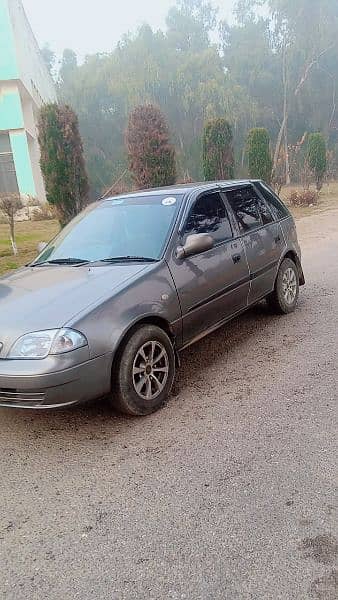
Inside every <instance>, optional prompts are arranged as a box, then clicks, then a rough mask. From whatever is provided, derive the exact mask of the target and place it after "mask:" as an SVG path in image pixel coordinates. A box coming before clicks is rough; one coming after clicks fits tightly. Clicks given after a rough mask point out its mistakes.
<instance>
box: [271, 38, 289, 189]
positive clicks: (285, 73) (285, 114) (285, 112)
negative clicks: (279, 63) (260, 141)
mask: <svg viewBox="0 0 338 600" xmlns="http://www.w3.org/2000/svg"><path fill="white" fill-rule="evenodd" d="M287 48H288V47H287V41H286V39H285V40H284V45H283V90H284V97H283V121H282V124H281V126H280V130H279V133H278V137H277V142H276V148H275V153H274V157H273V167H272V178H273V177H274V175H275V174H276V170H277V165H278V159H279V156H280V150H281V145H282V141H283V136H284V143H285V144H287V123H288V117H289V109H288V69H287ZM288 172H289V167H288ZM287 178H289V175H288V177H287Z"/></svg>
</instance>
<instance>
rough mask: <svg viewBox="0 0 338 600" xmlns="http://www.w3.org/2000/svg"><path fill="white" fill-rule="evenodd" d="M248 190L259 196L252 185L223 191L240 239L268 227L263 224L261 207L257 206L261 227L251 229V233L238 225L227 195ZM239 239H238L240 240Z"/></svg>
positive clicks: (243, 185)
mask: <svg viewBox="0 0 338 600" xmlns="http://www.w3.org/2000/svg"><path fill="white" fill-rule="evenodd" d="M248 188H251V189H252V190H253V191H254V192H255V193H256V195H258V194H257V192H256V188H255V186H254V185H253V184H252V183H247V184H242V185H240V186H234V187H230V188H229V189H228V188H223V189H222V190H221V191H222V194H224V196H225V198H226V205H227V206H229V208H230V210H231V213H232V215H233V219H234V221H235V223H236V229H237V231H238V238H242V237H245V236H246V235H249V234H250V233H253V232H254V231H259V230H260V229H262V228H263V227H266V225H265V224H264V223H263V219H262V215H261V211H260V210H259V206H257V211H258V214H259V220H260V225H259V226H258V227H255V228H253V229H250V230H249V231H241V228H240V225H239V223H238V219H237V217H236V214H235V211H234V210H233V208H232V206H231V204H230V201H229V198H228V196H227V193H229V192H236V191H240V190H246V189H248ZM260 197H261V196H260V195H259V198H260ZM270 212H271V211H270ZM271 216H272V217H273V214H271ZM238 238H236V239H238Z"/></svg>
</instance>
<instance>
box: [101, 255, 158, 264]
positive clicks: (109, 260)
mask: <svg viewBox="0 0 338 600" xmlns="http://www.w3.org/2000/svg"><path fill="white" fill-rule="evenodd" d="M124 261H131V262H149V263H150V262H158V261H157V258H150V257H149V256H111V257H110V258H102V259H101V260H99V261H98V262H103V263H114V262H124Z"/></svg>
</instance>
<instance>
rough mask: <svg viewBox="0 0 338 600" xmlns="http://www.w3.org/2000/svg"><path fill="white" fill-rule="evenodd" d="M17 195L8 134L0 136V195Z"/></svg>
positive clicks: (17, 188) (16, 183)
mask: <svg viewBox="0 0 338 600" xmlns="http://www.w3.org/2000/svg"><path fill="white" fill-rule="evenodd" d="M1 193H6V194H8V193H9V194H17V193H19V187H18V181H17V178H16V172H15V165H14V160H13V154H12V149H11V143H10V139H9V135H8V133H1V134H0V194H1Z"/></svg>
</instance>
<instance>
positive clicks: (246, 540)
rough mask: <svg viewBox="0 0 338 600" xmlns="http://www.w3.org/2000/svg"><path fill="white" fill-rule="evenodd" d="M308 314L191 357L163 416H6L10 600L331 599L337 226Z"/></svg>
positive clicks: (258, 323)
mask: <svg viewBox="0 0 338 600" xmlns="http://www.w3.org/2000/svg"><path fill="white" fill-rule="evenodd" d="M298 229H299V233H300V239H301V242H302V245H303V250H304V268H305V272H306V276H307V286H306V288H305V289H303V290H302V292H301V298H300V303H299V307H298V309H297V311H296V312H295V313H294V314H293V315H291V316H288V317H274V316H271V315H270V314H269V313H268V311H267V309H266V307H265V306H264V305H262V306H259V307H256V308H255V309H254V310H251V311H250V312H249V313H247V314H246V315H244V316H243V317H241V318H240V319H238V320H236V321H234V322H232V323H231V324H230V325H228V326H227V327H225V328H223V329H222V330H220V331H219V332H217V333H215V334H213V335H211V336H210V337H209V338H206V339H204V340H203V341H202V342H200V343H198V344H197V345H195V346H194V347H193V348H192V349H189V350H187V351H185V353H184V354H183V356H182V359H183V362H182V367H181V370H180V373H179V378H178V384H177V390H176V394H175V396H174V397H173V398H172V400H171V402H170V403H169V405H168V406H167V407H166V408H165V409H164V410H163V411H161V412H159V413H157V414H156V415H152V416H151V417H148V418H145V419H127V418H121V417H117V416H114V415H112V414H111V413H110V411H109V409H108V407H107V406H106V405H105V404H104V403H99V404H96V405H93V406H87V407H79V408H76V409H72V410H68V411H63V412H54V413H32V412H28V413H26V412H20V411H14V410H13V411H11V410H10V411H8V410H4V409H0V423H1V430H0V431H1V436H0V452H1V463H0V464H1V473H0V474H1V487H2V493H1V505H2V510H1V513H0V565H1V568H0V569H1V574H0V596H1V597H2V598H5V599H13V600H14V599H15V600H21V599H24V600H27V599H29V600H30V599H39V600H40V599H45V598H47V599H48V600H54V599H55V600H59V599H60V598H62V599H63V598H67V599H81V600H82V599H85V600H86V599H92V598H95V599H100V600H105V599H107V600H108V599H109V600H133V599H135V600H136V599H137V600H143V599H146V600H162V599H163V600H167V599H181V598H185V599H189V600H221V599H222V600H224V599H225V600H237V599H238V600H289V599H290V600H291V599H297V600H306V599H314V600H336V599H337V597H338V569H337V558H338V556H337V555H338V546H337V537H338V531H337V514H336V513H335V509H334V502H335V499H336V492H335V484H336V482H337V478H336V476H337V470H336V465H337V436H336V431H337V390H338V385H337V384H338V374H337V359H338V339H337V331H338V305H337V292H338V211H331V212H328V213H323V214H320V215H317V216H311V217H306V218H304V219H302V220H301V221H299V224H298Z"/></svg>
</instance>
